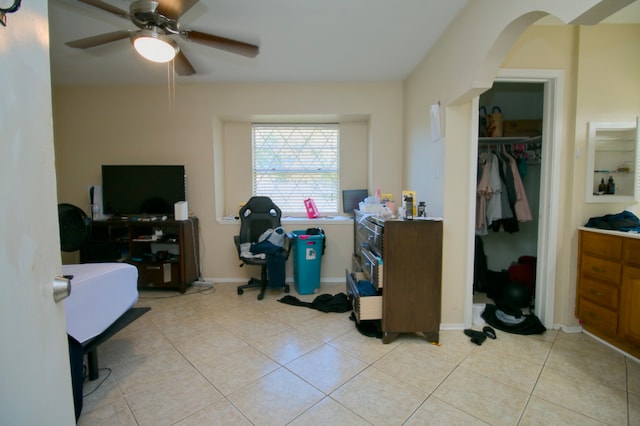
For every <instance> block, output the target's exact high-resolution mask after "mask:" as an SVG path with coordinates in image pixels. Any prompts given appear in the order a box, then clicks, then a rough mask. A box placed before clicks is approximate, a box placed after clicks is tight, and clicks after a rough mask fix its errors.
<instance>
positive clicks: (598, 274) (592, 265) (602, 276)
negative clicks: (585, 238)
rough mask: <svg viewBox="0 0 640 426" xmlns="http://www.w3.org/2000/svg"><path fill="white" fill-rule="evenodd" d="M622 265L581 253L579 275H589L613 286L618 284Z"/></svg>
mask: <svg viewBox="0 0 640 426" xmlns="http://www.w3.org/2000/svg"><path fill="white" fill-rule="evenodd" d="M621 273H622V265H621V264H620V263H619V262H612V261H609V260H605V259H600V258H599V257H593V256H588V255H583V256H582V260H581V265H580V276H581V277H589V278H593V279H595V280H598V281H602V282H605V283H610V284H612V285H615V286H619V285H620V277H621V276H620V274H621Z"/></svg>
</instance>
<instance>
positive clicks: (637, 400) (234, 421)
mask: <svg viewBox="0 0 640 426" xmlns="http://www.w3.org/2000/svg"><path fill="white" fill-rule="evenodd" d="M340 291H343V287H342V286H339V285H332V286H331V285H330V286H326V287H325V286H323V287H321V289H320V293H331V294H335V293H338V292H340ZM256 294H257V293H256V292H255V291H254V290H251V291H247V292H245V293H244V295H242V296H238V295H237V294H236V285H232V284H216V285H214V287H213V289H210V290H204V289H203V287H191V288H190V289H189V291H188V292H187V294H186V295H177V294H175V293H172V292H162V291H144V292H141V298H140V301H139V302H138V305H139V306H150V307H151V308H152V309H151V311H149V312H148V313H147V314H145V315H144V316H143V317H142V318H140V319H138V320H137V321H136V322H134V323H133V324H131V325H130V326H128V327H127V328H126V329H124V330H123V331H121V332H120V333H118V334H117V335H115V336H114V337H112V338H111V339H110V340H109V341H108V342H106V343H104V344H103V345H102V346H101V347H100V348H99V352H98V353H99V361H100V368H101V369H103V370H101V373H100V378H99V379H98V380H96V381H92V382H86V383H85V386H84V393H85V395H86V396H85V398H84V409H83V413H82V416H81V417H80V420H79V423H78V424H79V425H118V426H120V425H153V426H159V425H180V426H184V425H218V424H219V425H252V424H255V425H331V424H333V425H369V424H372V425H402V424H405V425H486V424H491V425H581V426H582V425H602V424H608V425H640V364H638V363H637V362H636V361H635V360H632V359H629V358H626V357H624V356H623V355H621V354H620V353H618V352H616V351H614V350H612V349H610V348H609V347H607V346H604V345H602V344H600V343H599V342H597V341H595V340H593V339H592V338H590V337H589V336H587V335H584V334H566V333H564V332H561V331H556V330H549V331H547V333H545V334H544V335H540V336H519V335H513V334H509V333H504V332H501V331H499V330H497V331H496V332H497V339H496V340H489V339H488V340H487V341H485V343H484V344H482V345H481V346H476V345H474V344H473V343H471V342H470V341H469V338H467V337H466V336H465V335H464V333H463V332H462V331H443V332H441V334H440V341H441V346H435V345H431V344H428V343H426V342H425V341H424V340H423V339H421V338H419V337H418V336H415V335H401V336H400V337H399V338H398V339H397V340H395V341H394V342H393V343H391V344H388V345H384V344H382V342H381V341H380V340H379V339H376V338H370V337H365V336H363V335H361V334H360V333H359V332H358V331H357V330H356V328H355V326H354V324H353V322H352V321H350V320H349V313H345V314H336V313H329V314H327V313H323V312H319V311H316V310H313V309H309V308H305V307H297V306H291V305H285V304H282V303H279V302H278V301H277V299H279V298H281V297H282V296H283V293H282V292H281V291H274V292H268V293H267V294H266V296H265V299H264V300H262V301H258V300H256ZM291 294H292V295H296V296H297V294H296V293H295V290H294V289H293V287H292V290H291ZM298 297H299V298H301V299H303V300H307V301H311V300H313V298H314V297H315V295H311V296H298ZM107 368H108V369H109V370H110V371H108V370H106V369H107ZM100 382H103V383H102V384H101V385H100V386H97V385H98V383H100ZM91 392H93V393H91ZM87 394H88V395H87Z"/></svg>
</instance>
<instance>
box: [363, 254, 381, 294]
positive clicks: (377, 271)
mask: <svg viewBox="0 0 640 426" xmlns="http://www.w3.org/2000/svg"><path fill="white" fill-rule="evenodd" d="M360 257H361V259H362V263H361V266H362V271H363V272H364V273H365V274H366V275H367V277H368V279H369V281H371V283H372V284H373V285H374V286H375V287H376V288H378V289H380V288H382V287H383V277H384V274H383V266H382V260H381V259H380V258H379V257H378V256H376V255H375V253H373V252H372V251H370V250H367V249H365V248H362V249H361V250H360Z"/></svg>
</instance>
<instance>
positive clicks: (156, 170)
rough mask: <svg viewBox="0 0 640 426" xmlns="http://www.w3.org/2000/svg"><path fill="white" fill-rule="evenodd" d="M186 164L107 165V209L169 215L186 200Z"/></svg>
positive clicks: (104, 169)
mask: <svg viewBox="0 0 640 426" xmlns="http://www.w3.org/2000/svg"><path fill="white" fill-rule="evenodd" d="M186 195H187V191H186V174H185V167H184V166H183V165H103V166H102V197H103V206H104V212H105V213H106V214H113V215H139V214H166V215H171V214H173V212H174V203H176V202H177V201H186Z"/></svg>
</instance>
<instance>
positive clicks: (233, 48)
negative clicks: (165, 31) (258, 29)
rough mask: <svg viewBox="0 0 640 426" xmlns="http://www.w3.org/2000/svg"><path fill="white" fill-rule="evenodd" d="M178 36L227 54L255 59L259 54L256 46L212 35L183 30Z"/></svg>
mask: <svg viewBox="0 0 640 426" xmlns="http://www.w3.org/2000/svg"><path fill="white" fill-rule="evenodd" d="M180 35H181V36H183V37H185V38H186V39H187V40H191V41H193V42H196V43H200V44H204V45H206V46H209V47H215V48H216V49H222V50H226V51H227V52H231V53H236V54H238V55H242V56H246V57H248V58H255V57H256V56H258V53H259V52H260V49H259V48H258V46H254V45H253V44H249V43H244V42H242V41H237V40H232V39H230V38H225V37H220V36H215V35H213V34H207V33H201V32H200V31H193V30H185V31H181V32H180Z"/></svg>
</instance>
